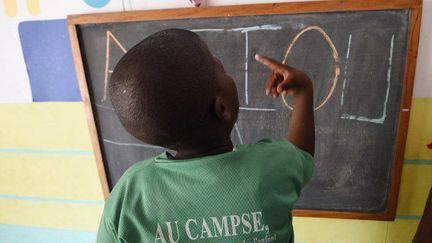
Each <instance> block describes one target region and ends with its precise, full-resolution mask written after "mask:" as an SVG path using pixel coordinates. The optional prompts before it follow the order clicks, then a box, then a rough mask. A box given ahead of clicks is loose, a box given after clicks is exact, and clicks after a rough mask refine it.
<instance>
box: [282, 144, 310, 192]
mask: <svg viewBox="0 0 432 243" xmlns="http://www.w3.org/2000/svg"><path fill="white" fill-rule="evenodd" d="M287 143H289V144H290V145H291V146H292V147H293V148H294V150H295V151H296V152H297V154H298V158H299V160H300V163H301V166H302V168H303V183H302V184H303V185H302V186H305V185H306V184H307V183H308V182H309V181H310V179H311V177H312V172H313V165H314V164H313V157H312V155H311V154H310V153H308V152H306V151H304V150H303V149H300V148H298V147H297V146H295V145H294V144H292V143H290V142H287Z"/></svg>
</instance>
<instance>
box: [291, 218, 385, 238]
mask: <svg viewBox="0 0 432 243" xmlns="http://www.w3.org/2000/svg"><path fill="white" fill-rule="evenodd" d="M293 222H294V233H295V242H296V243H334V242H344V243H384V242H385V237H386V231H387V222H383V221H368V220H349V219H326V218H307V217H295V218H294V220H293Z"/></svg>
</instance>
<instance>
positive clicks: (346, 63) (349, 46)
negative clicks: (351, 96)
mask: <svg viewBox="0 0 432 243" xmlns="http://www.w3.org/2000/svg"><path fill="white" fill-rule="evenodd" d="M351 37H352V35H351V34H349V38H348V48H347V52H346V56H345V68H344V80H343V83H342V94H341V106H342V105H343V103H344V97H345V86H346V79H347V72H348V59H349V56H350V49H351Z"/></svg>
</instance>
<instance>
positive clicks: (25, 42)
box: [18, 19, 81, 101]
mask: <svg viewBox="0 0 432 243" xmlns="http://www.w3.org/2000/svg"><path fill="white" fill-rule="evenodd" d="M18 30H19V35H20V39H21V47H22V51H23V54H24V60H25V63H26V66H27V72H28V76H29V80H30V86H31V90H32V95H33V101H81V95H80V92H79V88H78V83H77V78H76V74H75V68H74V64H73V58H72V51H71V46H70V41H69V34H68V31H67V22H66V19H59V20H43V21H26V22H21V23H20V24H19V26H18Z"/></svg>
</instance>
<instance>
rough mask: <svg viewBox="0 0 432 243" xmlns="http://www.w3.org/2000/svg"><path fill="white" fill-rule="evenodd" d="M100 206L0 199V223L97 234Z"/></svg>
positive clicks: (100, 212) (101, 209) (100, 213)
mask: <svg viewBox="0 0 432 243" xmlns="http://www.w3.org/2000/svg"><path fill="white" fill-rule="evenodd" d="M102 211H103V205H94V204H70V203H57V202H35V201H27V200H13V199H1V200H0V212H1V213H0V224H18V225H31V226H39V227H50V228H64V229H77V230H90V231H97V228H98V226H99V219H100V216H101V215H102Z"/></svg>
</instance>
